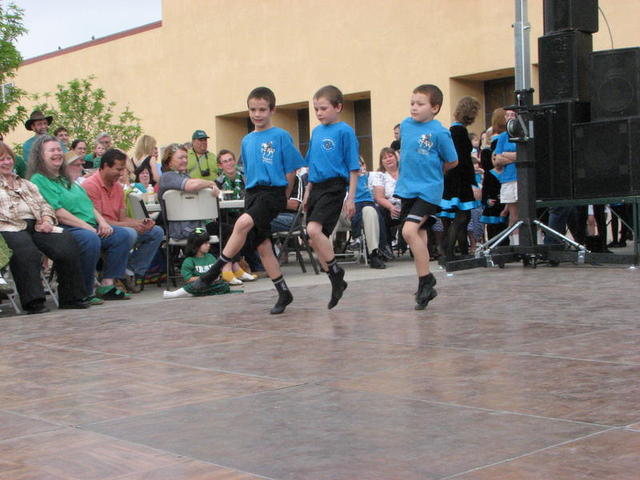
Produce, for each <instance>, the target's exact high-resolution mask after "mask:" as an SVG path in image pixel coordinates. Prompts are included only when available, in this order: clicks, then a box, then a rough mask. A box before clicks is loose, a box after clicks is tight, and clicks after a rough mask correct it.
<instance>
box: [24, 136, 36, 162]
mask: <svg viewBox="0 0 640 480" xmlns="http://www.w3.org/2000/svg"><path fill="white" fill-rule="evenodd" d="M38 136H39V135H34V136H33V137H31V138H30V139H29V140H27V141H26V142H24V143H23V144H22V158H26V160H25V161H26V162H27V163H29V155H30V154H31V147H33V142H35V141H36V139H37V138H38Z"/></svg>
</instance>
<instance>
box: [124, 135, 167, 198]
mask: <svg viewBox="0 0 640 480" xmlns="http://www.w3.org/2000/svg"><path fill="white" fill-rule="evenodd" d="M141 170H146V171H147V172H149V177H150V179H151V180H150V183H151V185H153V186H155V185H156V183H158V182H159V181H160V172H159V171H158V142H156V139H155V138H153V137H152V136H151V135H141V136H140V137H139V138H138V140H137V141H136V146H135V149H134V151H133V157H131V158H130V159H129V160H127V171H128V172H129V177H130V178H131V180H132V181H133V180H134V177H135V175H136V174H137V173H138V172H140V171H141Z"/></svg>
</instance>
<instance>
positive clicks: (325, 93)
mask: <svg viewBox="0 0 640 480" xmlns="http://www.w3.org/2000/svg"><path fill="white" fill-rule="evenodd" d="M313 98H314V99H315V100H318V99H320V98H326V99H327V100H329V103H330V104H331V105H333V106H334V107H337V106H338V105H342V104H344V98H343V97H342V92H341V91H340V89H339V88H338V87H334V86H333V85H325V86H324V87H322V88H321V89H320V90H318V91H317V92H316V94H315V95H314V96H313Z"/></svg>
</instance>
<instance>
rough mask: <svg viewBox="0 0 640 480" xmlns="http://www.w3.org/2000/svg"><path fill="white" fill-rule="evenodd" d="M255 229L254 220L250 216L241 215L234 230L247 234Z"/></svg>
mask: <svg viewBox="0 0 640 480" xmlns="http://www.w3.org/2000/svg"><path fill="white" fill-rule="evenodd" d="M252 228H253V219H252V218H251V217H250V216H249V215H246V214H245V215H241V216H240V218H238V220H236V223H235V226H234V230H237V231H240V232H243V233H247V232H249V230H251V229H252Z"/></svg>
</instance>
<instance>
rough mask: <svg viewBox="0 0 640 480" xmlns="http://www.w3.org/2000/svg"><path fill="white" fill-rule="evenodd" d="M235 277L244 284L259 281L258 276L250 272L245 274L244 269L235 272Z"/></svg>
mask: <svg viewBox="0 0 640 480" xmlns="http://www.w3.org/2000/svg"><path fill="white" fill-rule="evenodd" d="M233 275H234V276H235V277H236V278H237V279H238V280H242V281H243V282H253V281H255V280H257V279H258V277H257V276H256V275H252V274H250V273H249V272H245V271H244V270H243V269H242V268H239V269H238V270H236V271H235V272H233Z"/></svg>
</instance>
